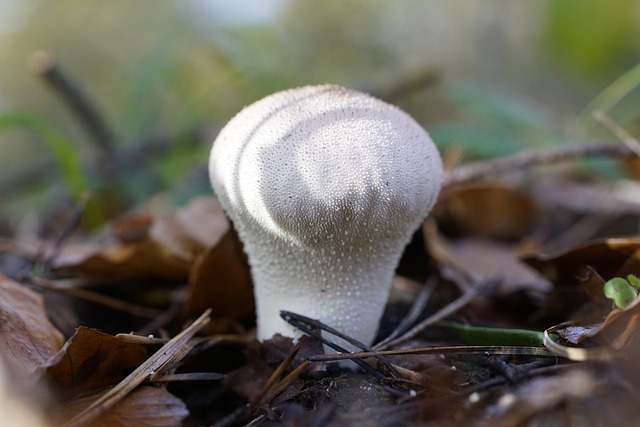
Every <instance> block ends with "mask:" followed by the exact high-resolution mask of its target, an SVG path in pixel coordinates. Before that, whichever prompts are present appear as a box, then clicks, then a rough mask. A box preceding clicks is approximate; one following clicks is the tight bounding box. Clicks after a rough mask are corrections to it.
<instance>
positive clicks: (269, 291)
mask: <svg viewBox="0 0 640 427" xmlns="http://www.w3.org/2000/svg"><path fill="white" fill-rule="evenodd" d="M209 173H210V178H211V182H212V185H213V188H214V191H215V193H216V194H217V196H218V197H219V199H220V201H221V203H222V205H223V207H224V208H225V210H226V212H227V214H228V215H229V217H230V218H231V220H232V221H233V223H234V226H235V227H236V229H237V231H238V234H239V236H240V238H241V240H242V241H243V243H244V245H245V250H246V252H247V254H248V256H249V263H250V265H251V270H252V275H253V280H254V290H255V297H256V307H257V327H258V339H259V340H265V339H268V338H271V337H272V336H273V335H274V334H276V333H280V334H282V335H284V336H290V337H297V336H299V335H300V334H299V332H298V331H297V330H295V329H294V328H293V327H291V326H290V325H288V324H287V323H286V322H284V321H283V320H282V319H281V318H280V316H279V312H280V310H289V311H292V312H296V313H300V314H303V315H305V316H309V317H312V318H316V319H318V320H320V321H322V322H324V323H326V324H328V325H330V326H332V327H334V328H336V329H338V330H341V331H342V332H344V333H346V334H347V335H350V336H352V337H354V338H356V339H358V340H360V341H362V342H364V343H366V344H371V342H372V341H373V339H374V338H375V335H376V331H377V329H378V324H379V322H380V318H381V316H382V313H383V310H384V307H385V304H386V301H387V297H388V294H389V290H390V285H391V281H392V278H393V275H394V270H395V268H396V266H397V264H398V262H399V259H400V256H401V254H402V249H403V248H404V247H405V246H406V244H407V243H408V242H409V240H410V238H411V235H412V233H413V232H414V231H415V230H416V229H417V228H418V227H419V226H420V224H421V222H422V221H423V220H424V218H425V217H426V216H427V214H428V213H429V211H430V210H431V208H432V207H433V204H434V203H435V201H436V198H437V196H438V193H439V191H440V186H441V183H442V164H441V160H440V155H439V153H438V151H437V149H436V147H435V146H434V144H433V143H432V141H431V139H430V138H429V136H428V134H427V133H426V131H425V130H424V129H423V128H422V127H421V126H420V125H419V124H418V123H416V122H415V120H413V119H412V118H411V117H410V116H409V115H407V114H406V113H404V112H403V111H401V110H399V109H398V108H396V107H393V106H391V105H389V104H387V103H385V102H383V101H380V100H378V99H376V98H373V97H371V96H369V95H366V94H364V93H361V92H357V91H353V90H349V89H345V88H343V87H340V86H333V85H323V86H307V87H302V88H297V89H291V90H287V91H284V92H279V93H276V94H273V95H270V96H268V97H266V98H264V99H262V100H260V101H257V102H255V103H254V104H252V105H250V106H248V107H246V108H244V109H243V110H242V111H241V112H239V113H238V114H237V115H236V116H235V117H234V118H233V119H232V120H231V121H230V122H229V123H228V124H227V125H226V126H225V127H224V128H223V129H222V131H221V132H220V134H219V136H218V138H217V139H216V141H215V142H214V145H213V149H212V151H211V156H210V162H209Z"/></svg>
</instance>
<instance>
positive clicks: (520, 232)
mask: <svg viewBox="0 0 640 427" xmlns="http://www.w3.org/2000/svg"><path fill="white" fill-rule="evenodd" d="M534 214H535V208H534V205H533V203H532V202H531V200H529V198H527V197H526V196H524V195H523V194H520V193H518V192H516V191H515V190H513V189H510V188H507V187H505V186H502V185H499V184H494V185H490V184H487V185H483V186H470V187H457V188H452V189H448V190H445V191H443V194H442V195H441V197H440V199H439V200H438V204H437V205H436V207H435V208H434V211H433V214H432V215H433V217H434V218H435V219H436V220H437V221H438V224H439V225H440V227H442V228H443V229H446V230H450V231H452V232H453V233H455V234H456V235H458V234H463V235H465V236H467V237H471V236H481V237H487V238H497V239H511V240H513V239H519V238H522V237H523V236H524V235H525V234H526V232H527V231H528V230H529V229H530V228H531V224H532V222H533V218H534Z"/></svg>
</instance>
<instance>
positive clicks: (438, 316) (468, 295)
mask: <svg viewBox="0 0 640 427" xmlns="http://www.w3.org/2000/svg"><path fill="white" fill-rule="evenodd" d="M497 282H498V279H497V278H490V279H486V280H484V281H480V282H477V283H476V284H474V285H473V286H472V287H471V288H469V290H467V292H465V293H464V294H462V296H460V297H459V298H457V299H455V300H454V301H452V302H451V303H449V304H447V305H446V306H444V307H443V308H441V309H440V310H438V311H437V312H435V313H433V314H432V315H431V316H429V317H427V318H426V319H424V320H423V321H422V322H420V323H418V324H417V325H416V326H414V327H413V328H411V329H410V330H409V331H407V332H405V333H404V334H403V335H401V336H400V337H398V338H395V339H393V340H391V341H389V342H386V341H385V342H383V343H380V344H378V345H375V346H374V348H375V349H376V350H384V349H387V348H392V347H397V346H398V345H399V344H402V343H404V342H406V341H408V340H410V339H412V338H413V337H415V336H416V335H418V334H419V333H421V332H422V331H424V330H425V329H427V328H428V327H430V326H433V325H434V324H436V323H437V322H439V321H440V320H443V319H445V318H446V317H449V316H451V315H452V314H453V313H455V312H456V311H458V310H460V309H461V308H462V307H464V306H465V305H467V304H469V303H470V302H471V301H473V300H474V299H475V298H476V297H477V296H478V295H480V293H481V292H482V291H484V290H485V289H487V288H489V287H492V286H494V285H495V284H496V283H497Z"/></svg>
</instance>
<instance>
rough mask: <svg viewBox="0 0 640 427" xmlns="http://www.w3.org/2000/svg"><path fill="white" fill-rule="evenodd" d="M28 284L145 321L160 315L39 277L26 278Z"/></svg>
mask: <svg viewBox="0 0 640 427" xmlns="http://www.w3.org/2000/svg"><path fill="white" fill-rule="evenodd" d="M27 280H28V281H29V283H31V284H33V285H34V286H37V287H39V288H42V289H47V290H50V291H54V292H59V293H62V294H65V295H69V296H71V297H74V298H79V299H82V300H85V301H91V302H94V303H96V304H101V305H103V306H105V307H109V308H112V309H114V310H118V311H122V312H124V313H129V314H131V315H133V316H138V317H144V318H147V319H154V318H156V317H158V316H160V315H162V313H163V312H162V311H161V310H157V309H155V308H150V307H145V306H142V305H138V304H133V303H130V302H128V301H123V300H121V299H117V298H113V297H110V296H108V295H104V294H101V293H99V292H93V291H90V290H88V289H82V288H75V287H63V286H60V285H58V284H56V283H55V282H53V281H51V280H46V279H43V278H41V277H35V276H31V277H27Z"/></svg>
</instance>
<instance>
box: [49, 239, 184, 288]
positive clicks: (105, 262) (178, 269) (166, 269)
mask: <svg viewBox="0 0 640 427" xmlns="http://www.w3.org/2000/svg"><path fill="white" fill-rule="evenodd" d="M92 246H93V247H94V248H95V245H92ZM83 250H84V252H83ZM53 268H54V270H55V271H56V272H58V273H63V274H65V273H66V274H74V275H81V276H86V277H90V278H92V279H95V280H98V281H107V282H108V281H114V280H125V279H129V280H131V279H158V280H165V281H181V280H184V279H185V277H186V276H187V274H188V271H189V262H188V261H186V260H184V259H181V258H178V257H176V256H174V255H172V254H170V253H168V252H167V251H166V250H165V249H164V248H163V247H161V246H159V245H158V244H156V243H154V242H152V241H150V240H148V239H145V240H143V241H141V242H136V243H126V244H117V245H115V246H110V247H107V248H100V249H97V250H95V251H94V252H90V251H86V249H85V248H84V247H78V246H75V245H73V246H66V247H65V248H64V249H63V250H62V252H61V254H60V256H58V257H56V259H55V260H54V262H53Z"/></svg>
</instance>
